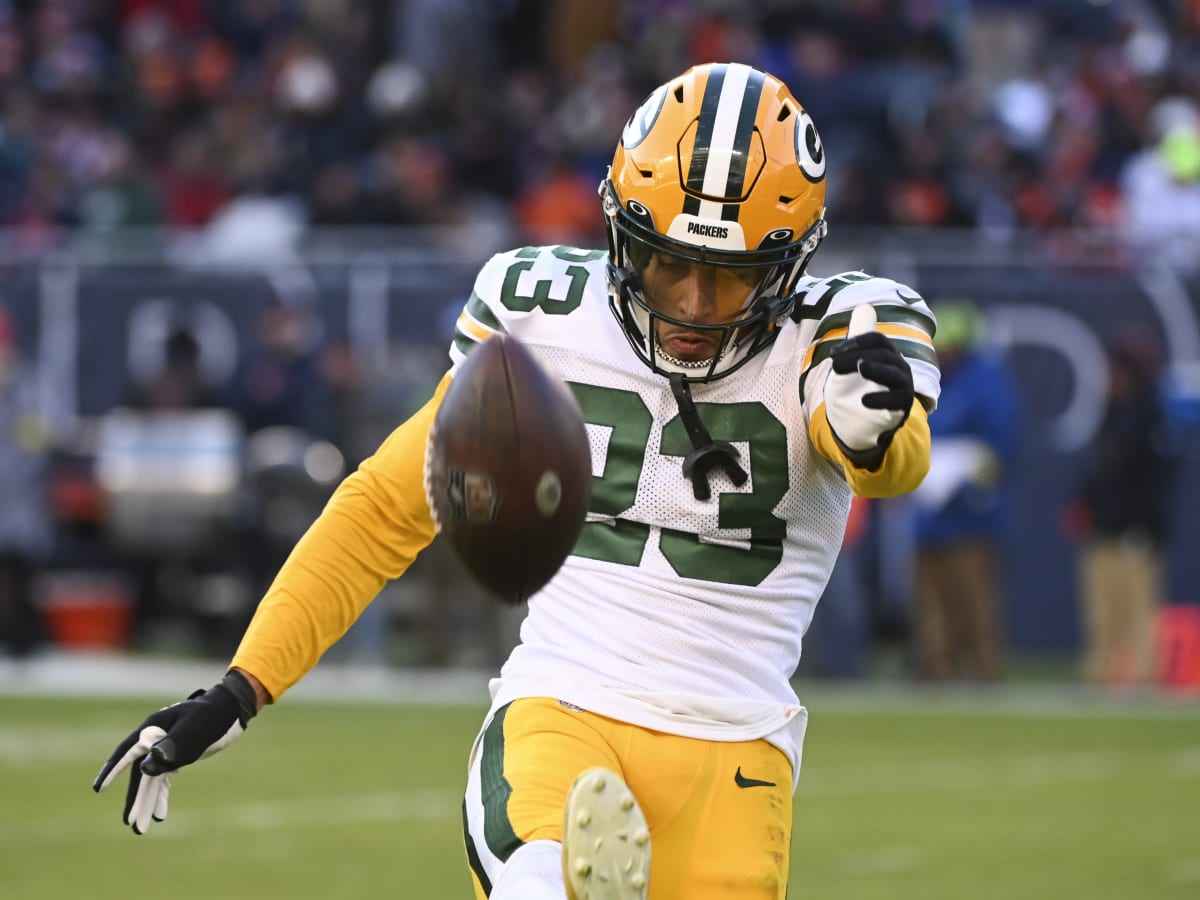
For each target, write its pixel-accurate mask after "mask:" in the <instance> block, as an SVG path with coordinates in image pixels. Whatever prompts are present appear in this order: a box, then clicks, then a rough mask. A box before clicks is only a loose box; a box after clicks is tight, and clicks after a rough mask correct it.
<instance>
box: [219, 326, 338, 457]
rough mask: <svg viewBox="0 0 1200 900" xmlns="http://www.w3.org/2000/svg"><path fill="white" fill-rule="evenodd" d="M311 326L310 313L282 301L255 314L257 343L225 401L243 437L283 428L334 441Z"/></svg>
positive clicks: (330, 409)
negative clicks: (281, 426) (244, 431)
mask: <svg viewBox="0 0 1200 900" xmlns="http://www.w3.org/2000/svg"><path fill="white" fill-rule="evenodd" d="M316 328H317V323H316V321H315V320H314V319H313V316H312V314H311V313H310V312H309V311H307V310H304V309H299V308H293V307H291V306H288V305H286V304H284V303H275V304H272V305H270V306H268V307H267V308H266V309H264V310H263V311H262V313H261V314H260V317H259V322H258V334H257V341H256V343H255V344H254V346H252V347H251V348H250V349H249V351H248V352H247V354H246V357H245V359H244V360H243V362H242V364H241V367H240V368H239V370H238V372H237V374H236V375H235V376H234V384H233V388H232V391H233V393H232V397H231V398H230V406H231V407H232V408H233V409H234V411H235V412H237V414H238V416H239V417H240V418H241V420H242V424H243V425H244V426H245V429H246V433H247V434H253V433H254V432H256V431H259V430H261V429H263V428H268V427H270V426H274V425H286V426H290V427H292V428H298V429H300V430H302V431H304V432H306V433H307V434H309V435H312V436H313V437H319V438H325V439H332V438H335V437H336V425H335V421H336V416H335V411H334V408H333V402H332V397H331V395H330V392H329V390H328V389H327V387H326V383H325V379H324V377H323V373H322V369H321V358H320V354H319V344H318V338H319V335H318V334H317V332H316Z"/></svg>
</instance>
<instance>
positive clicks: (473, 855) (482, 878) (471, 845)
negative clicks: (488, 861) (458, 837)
mask: <svg viewBox="0 0 1200 900" xmlns="http://www.w3.org/2000/svg"><path fill="white" fill-rule="evenodd" d="M462 815H463V839H464V840H465V841H466V845H467V864H468V865H469V866H470V867H471V871H472V872H474V873H475V877H476V878H478V879H479V884H480V886H481V887H482V888H483V894H484V896H485V897H490V896H492V881H491V879H490V878H488V877H487V873H486V872H484V871H483V863H482V862H480V861H479V851H478V850H476V849H475V841H474V840H473V839H472V837H471V829H470V828H469V827H468V826H467V802H466V801H465V800H464V801H463V805H462Z"/></svg>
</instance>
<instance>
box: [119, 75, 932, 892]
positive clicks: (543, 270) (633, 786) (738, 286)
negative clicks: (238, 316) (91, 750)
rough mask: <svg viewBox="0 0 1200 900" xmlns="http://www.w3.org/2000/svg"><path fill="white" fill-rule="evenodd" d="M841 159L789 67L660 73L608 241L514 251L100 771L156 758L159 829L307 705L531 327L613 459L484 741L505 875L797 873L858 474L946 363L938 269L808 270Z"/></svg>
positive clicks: (531, 879)
mask: <svg viewBox="0 0 1200 900" xmlns="http://www.w3.org/2000/svg"><path fill="white" fill-rule="evenodd" d="M825 180H826V162H825V151H824V147H823V146H822V144H821V139H820V137H819V136H818V133H817V129H816V127H815V125H814V123H813V121H812V119H811V118H810V117H809V115H808V113H807V112H806V111H805V110H804V107H803V106H801V105H800V103H799V102H798V101H797V100H796V99H795V98H794V97H793V96H792V95H791V93H790V92H789V91H788V89H787V87H786V86H785V85H784V84H782V83H781V82H780V81H779V80H778V79H777V78H774V77H773V76H771V75H769V74H766V73H764V72H761V71H758V70H756V69H753V68H751V67H749V66H745V65H740V64H733V63H730V64H709V65H701V66H697V67H695V68H693V69H690V70H689V71H687V72H686V73H684V74H682V75H680V76H679V77H677V78H674V79H672V80H671V81H670V82H668V83H666V84H664V85H662V86H661V87H659V88H658V89H657V90H655V91H654V92H653V93H652V94H651V95H650V96H649V97H648V98H647V99H646V100H645V101H644V102H643V103H642V105H641V106H640V107H639V108H638V109H637V110H636V111H635V112H634V113H633V115H632V117H631V118H630V119H629V122H628V124H627V125H626V126H625V129H624V131H623V133H622V134H621V136H620V141H619V143H618V146H617V148H616V153H615V156H614V158H613V161H612V166H611V168H610V170H609V171H608V173H607V177H605V178H604V179H603V181H602V182H601V184H600V204H601V207H602V210H603V215H604V217H605V220H606V221H607V225H608V244H609V246H608V249H607V250H606V251H599V250H584V249H577V248H569V247H527V248H524V249H520V250H515V251H513V252H510V253H503V254H500V255H498V256H496V257H494V258H493V259H491V260H490V261H489V262H488V263H487V264H486V265H485V266H484V267H483V269H482V270H481V272H480V273H479V275H478V278H477V280H476V283H475V288H474V291H473V293H472V295H471V297H470V299H469V300H468V301H467V303H466V306H465V308H464V310H463V312H462V315H461V316H460V317H459V319H458V324H457V330H456V333H455V336H454V341H453V346H452V347H451V349H450V357H451V361H452V366H451V370H450V372H449V373H448V375H447V377H446V379H444V380H443V382H442V384H441V386H440V387H439V388H438V390H437V391H436V393H435V395H434V397H433V399H432V400H431V401H430V402H429V404H428V405H427V406H426V407H425V408H424V409H422V410H421V411H419V412H418V413H417V414H416V415H414V416H413V417H412V418H411V419H410V420H409V421H407V422H405V423H404V424H402V425H401V426H400V427H398V428H397V429H396V431H395V432H394V433H393V434H392V435H391V436H390V437H389V438H388V439H387V441H386V442H385V443H384V444H383V445H382V446H381V447H380V448H379V450H378V451H377V452H376V453H375V455H374V456H373V457H371V458H370V459H368V460H367V461H366V462H364V463H363V464H362V466H361V467H360V468H359V470H358V471H357V472H356V473H354V474H353V475H351V476H350V477H349V478H347V479H346V481H345V482H344V483H343V484H342V485H341V487H340V488H339V490H338V491H337V493H336V495H335V496H334V498H333V500H332V501H331V502H330V504H329V506H328V508H327V509H326V511H325V512H324V513H323V515H322V516H321V517H320V519H319V520H318V521H317V522H316V523H315V524H314V525H313V527H312V529H311V530H310V531H309V532H308V534H307V535H306V536H305V537H304V538H303V539H302V540H301V541H300V543H299V545H298V546H297V548H296V550H295V552H294V553H293V554H292V556H291V558H290V559H289V561H288V562H287V563H286V564H285V565H284V567H283V569H282V570H281V571H280V573H279V575H278V577H277V579H276V581H275V583H274V585H273V586H272V587H271V589H270V590H269V592H268V593H267V595H266V597H265V598H264V599H263V601H262V603H261V604H260V606H259V608H258V611H257V614H256V615H255V617H254V620H253V622H252V623H251V625H250V627H249V629H248V630H247V632H246V635H245V637H244V639H243V641H242V643H241V646H240V647H239V649H238V651H237V653H236V655H235V656H234V659H233V661H232V666H231V668H230V670H229V672H228V673H227V674H226V676H225V678H224V679H223V680H222V682H220V683H219V684H217V685H215V686H214V687H213V688H211V689H209V690H208V691H206V692H202V693H199V694H198V695H196V696H194V697H193V698H192V699H190V700H187V701H185V702H183V703H181V704H177V705H176V706H172V707H168V708H167V709H165V710H161V711H159V712H157V713H155V714H153V715H151V716H150V718H149V719H147V720H146V721H145V722H144V723H143V725H142V726H141V727H139V729H138V730H137V731H135V732H134V733H133V734H131V735H130V736H129V737H128V738H127V739H126V740H125V741H124V742H123V743H122V744H121V745H120V746H119V747H118V748H117V750H116V752H115V753H114V754H113V756H112V758H111V759H110V760H109V761H108V762H107V763H106V764H105V765H104V767H103V768H102V769H101V772H100V774H99V775H98V776H97V779H96V788H97V789H101V788H103V787H105V786H107V785H108V784H110V783H112V782H113V780H114V779H115V778H116V777H117V776H118V774H119V773H120V772H122V771H123V770H125V769H128V770H129V771H130V773H131V776H132V777H131V780H130V784H129V789H128V792H127V797H126V804H125V821H126V822H127V823H128V824H129V825H131V826H132V827H133V829H134V831H136V832H138V833H142V832H144V831H145V830H146V829H147V828H148V827H149V825H150V823H151V821H153V820H160V819H162V818H163V817H164V816H165V815H166V811H167V790H168V787H169V783H170V779H171V777H172V774H173V772H174V771H175V770H176V769H178V768H179V767H181V766H183V765H186V764H188V763H191V762H194V761H196V760H197V759H199V758H202V757H203V756H206V755H208V754H210V753H212V752H215V751H216V750H219V749H221V748H222V747H224V746H225V745H227V744H228V742H229V741H230V740H232V739H233V738H234V737H236V736H237V735H238V734H240V733H241V731H242V730H243V729H244V728H245V727H246V724H247V723H248V722H249V720H250V718H251V717H252V716H253V715H254V714H255V713H256V712H257V711H258V709H259V708H261V707H262V706H263V705H264V704H265V703H270V702H274V701H277V700H278V699H279V698H280V697H281V696H282V695H283V693H284V692H285V691H286V690H287V689H288V688H289V687H290V686H291V685H292V684H294V683H295V682H297V681H298V680H299V679H300V678H301V677H302V676H303V675H304V674H305V672H307V671H308V670H309V669H310V668H311V667H312V666H313V665H314V664H315V663H316V662H317V660H318V659H319V657H320V656H321V654H322V652H324V651H325V650H326V649H327V648H328V647H329V646H330V645H331V644H332V643H333V642H334V641H336V640H337V639H338V637H339V636H340V635H341V634H342V633H343V632H344V631H345V630H346V629H347V628H348V627H349V625H350V624H351V623H352V622H353V621H354V618H355V617H356V616H357V615H358V613H359V612H360V611H361V610H362V609H363V608H364V607H365V606H366V604H368V603H369V602H370V601H371V599H372V598H373V597H375V595H376V594H377V593H378V592H379V590H380V588H381V587H382V586H383V585H384V583H385V582H386V581H387V580H388V579H391V578H395V577H398V576H399V575H400V574H401V573H403V572H404V570H405V569H406V568H407V567H408V565H409V564H410V563H411V562H412V560H413V558H414V557H415V556H416V555H417V553H419V552H420V550H421V549H422V548H423V547H425V546H426V545H427V544H428V543H429V542H430V541H431V540H432V539H433V536H434V526H433V521H432V519H431V516H430V511H429V506H428V501H427V499H426V496H425V493H424V490H423V488H422V466H423V462H424V455H425V446H426V440H427V437H428V433H429V428H430V423H431V421H432V419H433V416H434V413H435V411H436V409H437V407H438V404H439V402H440V401H441V398H442V396H443V393H444V391H445V387H446V384H447V382H448V379H449V378H452V377H453V372H454V367H455V366H458V365H459V364H461V363H462V361H463V360H464V359H465V358H466V357H467V356H468V355H469V354H470V353H471V352H472V350H473V349H474V348H476V347H478V346H479V345H480V344H481V343H482V342H483V341H486V340H488V339H489V338H490V337H492V336H494V335H497V334H501V333H507V334H510V335H513V336H516V337H518V338H519V339H521V340H522V341H523V342H524V343H525V344H526V346H528V347H529V348H530V349H531V350H532V351H533V352H534V353H535V354H537V355H538V356H539V357H540V358H541V359H542V360H543V361H544V362H545V363H546V364H548V365H549V366H550V367H551V368H552V369H554V370H555V371H556V372H557V373H558V374H559V375H560V376H561V377H562V378H563V379H564V380H565V381H566V382H567V383H568V384H569V385H570V387H571V388H572V390H573V391H574V393H575V395H576V397H577V398H578V400H579V403H580V406H581V408H582V410H583V415H584V419H585V421H586V422H587V424H588V431H589V436H590V438H591V448H592V454H593V459H594V465H593V471H594V472H597V473H600V474H599V475H597V476H595V478H594V481H593V490H592V502H591V508H590V512H589V515H588V521H587V524H586V525H585V526H584V530H583V533H582V536H581V537H580V539H579V541H578V543H577V545H576V546H575V548H574V550H573V552H572V554H571V555H570V556H569V557H568V558H567V560H566V562H565V563H564V564H563V566H562V568H561V569H560V570H559V572H558V573H557V574H556V575H555V577H554V578H553V579H552V580H551V581H550V583H549V584H548V585H547V586H546V587H545V588H544V589H543V590H542V591H541V592H540V593H538V594H537V595H535V596H534V597H532V598H531V599H530V601H529V605H528V614H527V616H526V618H525V620H524V623H523V625H522V628H521V641H520V643H519V645H518V646H517V647H516V648H515V649H514V650H513V652H512V654H511V655H510V657H509V658H508V660H507V661H506V663H505V664H504V666H503V667H502V669H501V671H500V673H499V676H498V677H497V678H496V679H494V680H493V681H492V683H491V685H490V691H491V698H492V705H491V709H490V711H489V712H488V714H487V717H486V719H485V720H484V722H483V724H482V727H481V730H480V732H479V735H478V737H477V739H476V741H475V744H474V747H473V748H472V749H471V752H470V755H469V768H468V776H467V785H466V797H465V802H464V827H465V842H466V850H467V858H468V861H469V866H470V871H471V875H472V878H473V882H474V887H475V892H476V896H477V897H491V898H493V900H514V898H515V900H539V898H556V900H561V898H563V897H574V898H579V900H583V898H616V897H647V896H648V897H650V898H660V900H665V898H675V897H687V898H689V900H704V898H717V897H719V898H723V900H724V898H782V897H783V896H784V893H785V890H786V886H787V881H788V859H789V841H790V835H791V821H792V794H793V790H794V787H795V784H796V779H797V777H798V774H799V769H800V756H801V746H802V742H803V737H804V731H805V723H806V720H807V712H806V710H805V708H804V706H803V705H802V704H801V702H800V700H799V698H798V697H797V695H796V693H795V691H794V690H793V687H792V685H791V682H790V677H791V675H792V673H793V671H794V670H795V668H796V665H797V661H798V659H799V656H800V648H801V641H802V639H803V636H804V632H805V629H806V628H807V627H808V624H809V621H810V620H811V618H812V615H813V608H814V606H815V605H816V603H817V600H818V598H819V597H820V596H821V592H822V590H823V588H824V586H825V582H826V580H827V578H828V577H829V573H830V569H831V568H832V566H833V563H834V559H835V557H836V555H837V553H838V550H839V547H840V544H841V540H842V534H843V531H844V528H845V524H846V518H847V514H848V511H849V508H850V501H851V497H852V496H853V495H855V494H858V495H862V496H867V497H887V496H893V495H897V494H901V493H904V492H906V491H909V490H911V489H913V488H914V487H915V486H916V485H917V484H918V483H919V482H920V481H921V479H922V477H923V475H924V473H925V471H926V469H927V467H928V464H929V445H930V439H929V428H928V421H927V416H928V414H929V413H930V411H931V410H932V409H933V408H934V405H935V403H936V401H937V397H938V390H939V375H938V367H937V361H936V357H935V355H934V352H933V348H932V340H931V336H932V334H933V331H934V318H933V315H932V313H931V312H930V310H929V308H928V307H927V306H926V304H925V303H924V301H923V300H922V299H921V297H920V296H919V295H918V294H917V293H916V292H915V291H913V290H912V289H911V288H909V287H907V286H905V285H903V284H898V283H896V282H894V281H891V280H888V279H885V278H876V277H871V276H869V275H866V274H863V273H861V272H849V273H844V274H840V275H834V276H830V277H816V276H813V275H809V274H808V273H807V271H806V270H807V266H808V264H809V261H810V259H811V258H812V256H813V254H814V253H815V252H816V250H817V248H818V246H819V245H820V243H821V241H822V239H823V238H824V236H825V233H826V223H825ZM564 811H565V814H564ZM651 859H652V862H653V865H652V866H651Z"/></svg>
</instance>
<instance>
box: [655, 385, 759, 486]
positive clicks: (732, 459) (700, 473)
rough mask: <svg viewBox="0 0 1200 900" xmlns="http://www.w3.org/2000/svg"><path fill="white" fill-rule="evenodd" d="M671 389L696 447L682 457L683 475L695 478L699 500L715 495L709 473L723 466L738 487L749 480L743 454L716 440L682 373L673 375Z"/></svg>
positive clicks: (730, 445)
mask: <svg viewBox="0 0 1200 900" xmlns="http://www.w3.org/2000/svg"><path fill="white" fill-rule="evenodd" d="M671 393H672V394H674V395H675V404H676V405H677V406H678V407H679V415H680V417H681V418H682V419H683V427H684V429H686V431H687V436H688V439H689V440H690V441H691V442H692V446H693V447H694V448H695V449H694V450H692V452H691V453H689V454H688V455H687V456H686V457H684V460H683V477H684V478H690V479H691V480H692V493H693V494H695V496H696V499H697V500H707V499H709V498H710V497H711V496H712V489H711V488H709V486H708V473H709V472H711V471H712V470H713V469H716V468H720V469H722V470H724V472H725V474H726V475H728V476H729V480H730V481H732V482H733V483H734V485H735V486H736V487H741V486H742V485H743V484H745V483H746V478H747V475H746V470H745V469H743V468H742V467H741V466H740V465H739V464H738V462H737V458H738V456H739V455H740V454H739V453H738V450H737V447H735V446H733V444H730V443H728V442H727V441H714V440H713V439H712V435H710V434H709V433H708V429H707V428H705V427H704V422H702V421H701V420H700V413H699V412H698V411H697V410H696V402H695V401H694V400H693V399H692V389H691V388H690V387H689V386H688V383H687V382H686V381H684V377H683V375H682V374H681V373H678V372H676V373H674V374H672V375H671Z"/></svg>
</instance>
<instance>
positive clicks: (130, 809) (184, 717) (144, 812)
mask: <svg viewBox="0 0 1200 900" xmlns="http://www.w3.org/2000/svg"><path fill="white" fill-rule="evenodd" d="M256 706H257V704H256V701H255V696H254V689H253V688H252V687H251V686H250V683H249V682H248V681H247V680H246V678H245V676H243V675H242V674H241V673H240V672H237V671H236V670H231V671H230V672H229V673H228V674H226V676H225V677H224V678H223V679H222V680H221V681H220V682H218V683H217V684H215V685H213V686H212V687H211V688H209V689H208V690H207V691H203V690H201V691H196V692H195V693H194V694H192V695H191V696H190V697H188V699H187V700H184V701H182V702H180V703H175V704H172V705H171V706H167V707H164V708H163V709H160V710H158V711H157V712H155V713H152V714H151V715H150V716H148V717H147V718H146V721H144V722H142V724H141V725H139V726H138V728H137V730H136V731H134V732H133V733H132V734H130V735H129V736H128V737H127V738H125V740H123V741H121V743H120V744H118V745H117V749H116V750H114V751H113V754H112V756H110V757H109V758H108V761H107V762H106V763H105V764H104V765H103V766H102V767H101V769H100V773H99V774H98V775H97V776H96V778H95V780H94V781H93V782H92V789H93V790H95V791H102V790H104V789H105V788H106V787H108V786H109V785H110V784H112V783H113V781H115V780H116V779H117V777H118V776H119V775H120V774H121V773H122V772H124V771H125V770H126V769H129V787H128V789H127V790H126V792H125V813H124V815H123V817H122V818H123V821H124V822H125V824H126V825H129V826H130V827H131V828H133V830H134V832H136V833H137V834H145V833H146V831H147V830H148V829H149V828H150V823H151V822H152V821H154V822H161V821H163V820H164V819H165V818H166V817H167V795H168V793H169V792H170V790H171V778H172V775H173V773H174V772H175V770H176V769H179V768H181V767H183V766H186V765H189V764H191V763H194V762H196V761H197V760H200V759H205V758H207V757H209V756H212V755H213V754H214V753H216V752H217V751H219V750H223V749H224V748H225V747H227V746H229V744H230V742H232V741H233V739H234V738H236V737H237V736H238V735H240V734H241V733H242V732H243V731H245V730H246V726H247V724H249V722H250V719H251V717H252V716H254V714H255V712H256Z"/></svg>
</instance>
